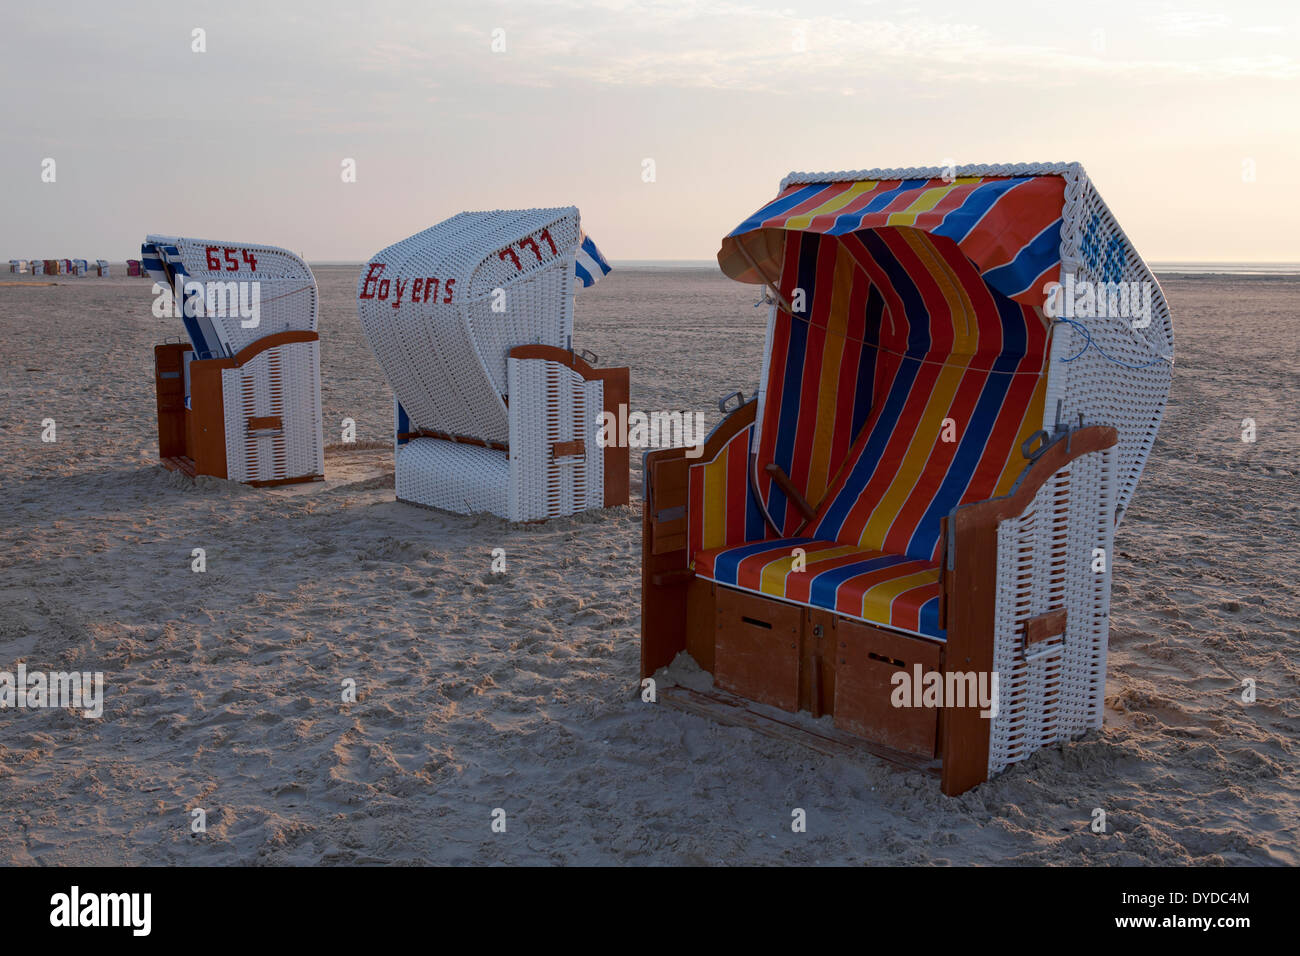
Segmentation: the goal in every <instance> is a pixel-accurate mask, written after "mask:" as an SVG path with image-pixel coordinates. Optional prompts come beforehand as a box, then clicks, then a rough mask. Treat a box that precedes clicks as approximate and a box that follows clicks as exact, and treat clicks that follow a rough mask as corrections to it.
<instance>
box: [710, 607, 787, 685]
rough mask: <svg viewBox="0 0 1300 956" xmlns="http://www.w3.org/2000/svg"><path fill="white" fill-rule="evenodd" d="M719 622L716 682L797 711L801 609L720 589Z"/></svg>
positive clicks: (715, 664) (714, 674) (716, 649)
mask: <svg viewBox="0 0 1300 956" xmlns="http://www.w3.org/2000/svg"><path fill="white" fill-rule="evenodd" d="M717 621H718V624H717V638H716V646H715V649H714V655H715V657H714V672H713V676H714V679H715V680H716V681H717V684H718V686H719V687H721V688H723V689H724V690H729V691H731V692H732V693H735V694H739V695H741V696H742V697H748V698H750V699H751V700H756V701H759V702H760V703H764V704H771V705H772V706H773V707H779V708H781V709H782V710H788V711H795V710H798V709H799V642H800V637H801V632H802V628H803V610H802V609H801V608H798V607H795V606H793V605H789V604H783V603H780V602H778V601H772V600H768V599H766V598H762V597H760V596H758V595H756V594H746V593H744V592H743V591H735V590H732V589H731V588H725V587H720V588H718V591H717Z"/></svg>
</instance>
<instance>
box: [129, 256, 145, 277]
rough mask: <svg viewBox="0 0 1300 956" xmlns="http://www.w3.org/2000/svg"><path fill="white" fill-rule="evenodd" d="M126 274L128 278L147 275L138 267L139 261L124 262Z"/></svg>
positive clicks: (141, 267)
mask: <svg viewBox="0 0 1300 956" xmlns="http://www.w3.org/2000/svg"><path fill="white" fill-rule="evenodd" d="M126 274H127V275H129V276H143V275H147V273H146V272H145V271H144V267H143V266H141V265H140V260H139V259H127V260H126Z"/></svg>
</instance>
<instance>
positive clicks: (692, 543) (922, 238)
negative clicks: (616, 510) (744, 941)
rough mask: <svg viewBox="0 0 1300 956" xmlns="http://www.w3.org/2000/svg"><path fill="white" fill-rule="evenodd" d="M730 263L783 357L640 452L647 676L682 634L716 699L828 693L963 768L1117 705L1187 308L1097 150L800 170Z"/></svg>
mask: <svg viewBox="0 0 1300 956" xmlns="http://www.w3.org/2000/svg"><path fill="white" fill-rule="evenodd" d="M718 262H719V265H720V266H721V268H722V270H723V272H724V273H726V274H727V275H728V276H730V277H731V278H733V279H737V280H739V281H741V282H747V283H754V284H757V285H760V286H763V287H765V293H764V295H765V297H766V298H767V299H768V301H770V302H771V307H770V310H769V318H768V327H767V340H766V346H765V350H764V355H763V365H762V369H761V371H760V373H759V381H758V390H757V394H756V396H755V397H754V398H752V399H751V400H749V401H748V402H744V403H743V404H741V403H740V402H738V401H737V402H736V403H735V404H736V405H738V407H735V408H730V409H724V410H729V411H730V414H729V415H727V417H726V418H725V419H724V420H723V421H722V422H721V424H719V425H718V426H717V428H716V429H715V430H714V431H713V433H712V434H711V435H710V436H709V438H708V439H707V442H706V444H705V448H704V451H703V454H702V456H700V457H698V458H695V459H688V458H686V457H685V456H684V452H683V451H682V450H680V449H673V450H661V451H653V452H650V453H649V454H648V455H647V456H646V459H645V485H644V488H645V509H644V517H643V522H644V526H643V542H644V544H643V577H642V646H641V650H642V662H641V670H642V675H643V677H649V676H651V675H653V674H654V673H655V671H656V670H657V669H659V668H660V667H662V666H664V665H666V664H668V663H669V662H670V661H672V660H673V659H674V657H675V656H676V655H677V654H678V653H679V652H681V651H683V650H686V651H689V653H690V654H691V656H692V657H694V659H695V660H696V661H697V662H698V663H699V664H700V666H702V667H703V668H704V669H706V670H708V671H710V672H711V673H712V674H713V677H714V681H715V687H716V688H717V690H716V691H714V692H713V693H712V694H711V695H703V696H702V695H700V694H695V695H694V696H693V698H692V700H693V701H694V703H695V704H696V705H699V707H702V708H703V709H705V710H706V711H708V712H712V713H716V714H718V715H719V716H720V717H722V718H723V719H727V718H726V716H725V715H726V714H727V713H730V714H732V715H733V716H734V715H735V714H738V713H746V714H747V715H748V716H747V719H749V720H751V721H755V722H757V723H758V724H763V722H764V720H766V719H767V718H768V717H770V716H771V715H772V713H773V712H775V713H776V714H778V715H779V712H780V711H799V710H806V711H809V712H811V713H812V714H813V715H814V716H817V717H821V716H823V715H826V716H829V718H830V721H829V722H830V723H831V724H833V726H832V727H830V728H827V729H825V730H824V731H818V732H819V733H824V734H826V735H830V736H832V737H835V738H836V739H841V738H843V739H847V740H849V741H852V742H855V743H857V742H861V743H862V744H865V745H866V749H869V750H873V751H874V752H876V753H879V754H881V755H883V756H886V757H889V758H891V759H896V760H897V761H898V762H899V763H904V764H906V765H909V766H918V767H925V768H928V769H930V770H933V771H936V772H938V773H939V774H940V775H941V786H942V789H943V792H944V793H947V794H958V793H961V792H963V791H965V790H968V789H970V788H971V787H973V786H975V785H977V784H978V783H980V782H982V781H984V780H986V779H988V778H989V777H991V776H992V775H994V774H997V773H999V772H1001V771H1002V770H1004V769H1005V768H1006V767H1008V766H1010V765H1011V764H1013V763H1016V762H1017V761H1021V760H1025V759H1026V758H1028V757H1029V756H1031V755H1032V754H1033V753H1034V752H1035V751H1036V750H1038V749H1039V748H1041V747H1045V746H1048V745H1050V744H1053V743H1056V742H1058V741H1065V740H1069V739H1071V738H1074V737H1076V736H1078V735H1081V734H1083V733H1085V732H1086V731H1088V730H1089V729H1093V728H1098V727H1100V726H1101V724H1102V708H1103V703H1104V693H1105V678H1106V648H1107V636H1108V628H1109V625H1108V613H1109V602H1110V585H1111V566H1112V562H1113V560H1114V558H1113V555H1112V553H1111V542H1112V535H1113V533H1114V529H1115V526H1116V524H1117V522H1118V521H1119V520H1120V518H1121V516H1122V515H1123V513H1124V509H1125V508H1126V507H1127V505H1128V503H1129V500H1130V498H1131V497H1132V494H1133V490H1134V487H1135V486H1136V484H1137V481H1138V477H1139V475H1140V474H1141V472H1142V468H1143V464H1144V462H1145V461H1146V458H1147V455H1148V453H1149V452H1150V450H1151V446H1152V443H1153V441H1154V440H1155V435H1156V430H1157V427H1158V425H1159V423H1160V419H1161V415H1162V412H1163V409H1164V406H1165V402H1166V399H1167V396H1168V392H1169V384H1170V378H1171V368H1172V361H1173V330H1172V325H1171V322H1170V317H1169V311H1168V308H1167V306H1166V304H1165V301H1164V297H1163V296H1162V294H1161V292H1160V288H1159V286H1158V285H1157V283H1156V281H1155V279H1154V277H1153V276H1152V275H1151V272H1150V271H1149V270H1148V269H1147V267H1146V265H1145V264H1144V263H1143V261H1142V259H1141V258H1140V257H1139V256H1138V255H1137V253H1136V252H1135V251H1134V249H1133V247H1132V245H1131V244H1130V243H1129V241H1128V238H1127V237H1126V236H1125V235H1124V233H1123V231H1122V230H1121V229H1120V228H1119V226H1118V225H1117V224H1116V222H1115V219H1114V217H1113V216H1112V215H1111V213H1110V211H1109V210H1108V209H1107V207H1106V205H1105V203H1103V202H1102V200H1101V198H1100V197H1099V196H1098V194H1097V192H1096V190H1095V189H1094V188H1093V186H1092V184H1091V182H1090V181H1089V179H1088V177H1087V175H1086V174H1085V173H1084V171H1083V169H1082V168H1081V167H1080V166H1078V165H1077V164H1070V165H1016V166H968V167H961V168H957V169H955V170H953V169H947V170H945V169H938V168H935V169H877V170H867V171H860V172H844V173H833V174H821V173H818V174H803V173H793V174H791V175H790V176H788V177H787V178H786V179H785V180H784V181H783V183H782V184H781V188H780V192H779V194H778V196H777V198H775V199H773V200H772V201H771V202H769V203H767V204H766V205H764V206H763V207H762V208H760V209H759V210H758V211H757V212H755V213H754V214H753V215H752V216H750V217H749V218H747V219H745V220H744V221H743V222H742V223H741V224H740V225H739V226H738V227H737V228H736V229H735V230H734V231H733V232H731V233H730V234H729V235H728V236H727V237H726V238H725V239H723V242H722V248H721V250H720V251H719V253H718ZM995 675H996V683H994V676H995ZM697 709H698V708H697ZM755 715H758V716H755ZM760 718H761V719H760ZM826 723H827V722H825V721H823V722H820V723H818V724H817V725H816V726H818V727H823V728H825V724H826Z"/></svg>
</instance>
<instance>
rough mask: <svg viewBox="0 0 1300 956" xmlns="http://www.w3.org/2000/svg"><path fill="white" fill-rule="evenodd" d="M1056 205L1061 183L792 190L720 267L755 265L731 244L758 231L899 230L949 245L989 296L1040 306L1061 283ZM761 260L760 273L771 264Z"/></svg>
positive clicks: (891, 183) (751, 225)
mask: <svg viewBox="0 0 1300 956" xmlns="http://www.w3.org/2000/svg"><path fill="white" fill-rule="evenodd" d="M1064 206H1065V180H1064V179H1062V178H1061V177H1060V176H1002V177H995V176H986V177H961V178H958V179H954V180H953V181H952V182H945V181H944V180H942V179H901V180H900V179H893V180H864V181H859V182H837V183H802V184H800V183H796V184H793V185H790V186H788V187H787V188H786V189H785V190H783V191H782V193H781V195H779V196H777V197H776V198H775V199H773V200H772V201H771V202H769V203H768V204H767V205H765V206H763V207H762V208H761V209H759V210H758V211H757V212H755V213H754V214H753V215H752V216H750V217H749V218H747V219H746V220H745V221H744V222H742V223H741V224H740V225H739V226H737V227H736V228H735V229H733V230H732V231H731V233H730V234H729V235H728V236H727V237H726V238H725V239H724V240H723V242H722V249H721V251H720V252H719V253H718V262H719V264H720V265H722V267H723V271H724V272H726V273H727V274H728V275H730V276H732V277H733V278H739V277H740V276H741V275H742V274H744V273H746V272H748V271H749V270H750V268H752V266H751V260H753V259H754V258H755V257H754V255H753V254H752V252H751V253H750V254H749V255H748V256H742V255H739V254H738V253H737V251H736V245H737V243H738V242H746V240H745V237H746V236H747V235H748V234H750V233H755V232H758V231H765V230H786V231H789V232H794V233H816V234H820V235H827V236H847V235H852V234H854V233H859V232H863V231H866V230H871V229H881V228H892V227H907V228H911V229H916V230H918V231H923V232H926V233H929V234H930V235H933V236H935V237H936V238H944V239H952V240H953V241H954V242H956V243H957V245H958V247H959V248H960V249H961V251H962V254H963V255H965V256H966V258H967V259H968V260H969V261H970V262H971V263H973V264H974V266H975V268H976V270H977V271H978V272H979V273H980V275H981V277H982V278H983V280H984V281H985V282H986V283H987V284H988V285H989V286H990V287H991V288H994V289H996V290H998V291H999V292H1001V293H1002V294H1003V295H1005V296H1007V297H1009V298H1011V299H1014V300H1015V301H1017V302H1020V303H1022V304H1024V305H1029V306H1035V305H1042V303H1043V286H1044V285H1045V284H1046V283H1048V282H1052V281H1057V280H1059V278H1060V271H1061V259H1060V246H1061V224H1062V219H1061V213H1062V210H1063V209H1064ZM749 245H750V243H748V242H746V246H747V247H748V246H749ZM768 245H777V246H779V244H772V243H769V244H768ZM761 259H762V257H761V256H760V257H759V261H758V263H757V264H758V267H759V268H760V269H766V268H768V267H769V266H770V265H772V264H771V263H766V262H763V261H761ZM776 271H777V270H775V269H773V270H772V273H771V274H775V272H776ZM748 281H760V280H759V279H758V278H757V277H755V278H753V279H749V280H748Z"/></svg>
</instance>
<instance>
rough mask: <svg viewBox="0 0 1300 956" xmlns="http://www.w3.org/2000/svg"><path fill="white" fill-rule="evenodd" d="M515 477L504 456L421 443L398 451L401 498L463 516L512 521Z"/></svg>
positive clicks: (438, 442)
mask: <svg viewBox="0 0 1300 956" xmlns="http://www.w3.org/2000/svg"><path fill="white" fill-rule="evenodd" d="M509 471H510V461H509V458H508V456H507V455H506V453H505V452H504V451H497V450H496V449H492V448H484V447H482V446H479V445H465V444H460V443H458V442H451V441H443V440H442V439H439V438H415V439H412V440H411V441H408V442H406V443H405V444H404V445H402V446H400V447H399V448H398V449H397V460H396V476H395V483H396V492H397V497H398V498H399V499H400V500H402V501H410V502H414V503H415V504H420V505H427V506H429V507H432V508H441V509H443V510H444V511H454V512H456V513H458V514H480V513H482V512H489V513H491V514H495V515H500V516H502V517H507V502H506V488H507V486H508V485H509V480H510V478H509Z"/></svg>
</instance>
